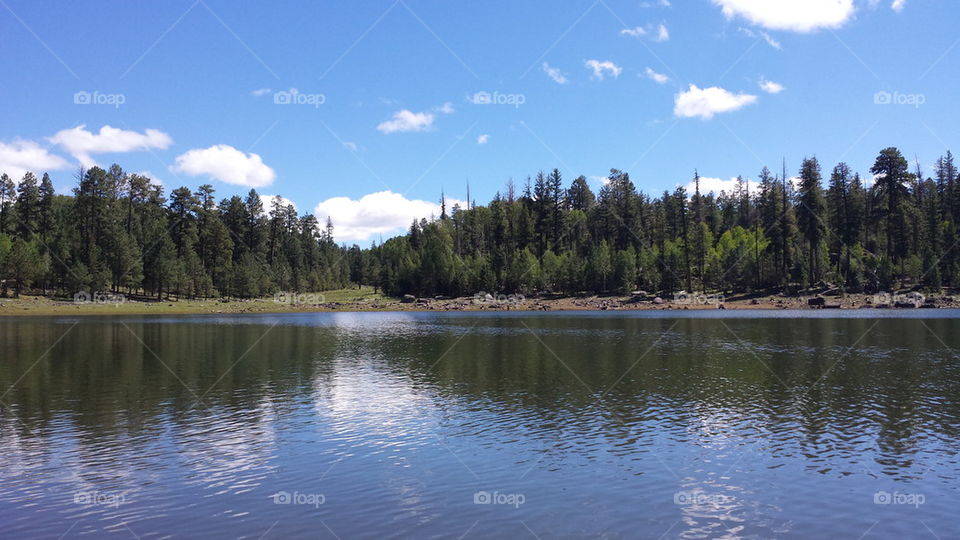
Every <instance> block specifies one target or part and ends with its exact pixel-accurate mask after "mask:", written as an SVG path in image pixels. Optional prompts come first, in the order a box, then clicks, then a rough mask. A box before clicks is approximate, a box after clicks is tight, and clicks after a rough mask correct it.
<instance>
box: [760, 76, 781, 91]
mask: <svg viewBox="0 0 960 540" xmlns="http://www.w3.org/2000/svg"><path fill="white" fill-rule="evenodd" d="M760 89H761V90H763V91H764V92H766V93H768V94H779V93H780V92H783V91H784V90H786V88H784V86H783V85H782V84H780V83H775V82H773V81H768V80H766V79H760Z"/></svg>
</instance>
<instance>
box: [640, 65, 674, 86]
mask: <svg viewBox="0 0 960 540" xmlns="http://www.w3.org/2000/svg"><path fill="white" fill-rule="evenodd" d="M643 74H644V75H645V76H646V77H647V78H648V79H650V80H652V81H654V82H656V83H657V84H664V83H666V82H668V81H669V80H670V77H667V76H666V75H664V74H663V73H657V72H656V71H654V70H653V69H651V68H647V69H645V70H643Z"/></svg>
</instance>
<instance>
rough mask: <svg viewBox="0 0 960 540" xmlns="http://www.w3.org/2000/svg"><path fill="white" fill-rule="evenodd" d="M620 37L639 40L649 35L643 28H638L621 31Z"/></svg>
mask: <svg viewBox="0 0 960 540" xmlns="http://www.w3.org/2000/svg"><path fill="white" fill-rule="evenodd" d="M620 35H621V36H631V37H636V38H638V37H643V36H645V35H647V30H646V29H645V28H644V27H642V26H637V27H636V28H624V29H623V30H621V31H620Z"/></svg>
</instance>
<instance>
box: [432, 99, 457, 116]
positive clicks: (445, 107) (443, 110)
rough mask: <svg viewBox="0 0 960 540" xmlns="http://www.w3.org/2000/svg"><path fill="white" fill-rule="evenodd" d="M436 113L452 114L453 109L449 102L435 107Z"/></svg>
mask: <svg viewBox="0 0 960 540" xmlns="http://www.w3.org/2000/svg"><path fill="white" fill-rule="evenodd" d="M436 111H437V112H441V113H443V114H453V111H454V109H453V103H450V102H449V101H448V102H446V103H444V104H443V105H441V106H439V107H437V108H436Z"/></svg>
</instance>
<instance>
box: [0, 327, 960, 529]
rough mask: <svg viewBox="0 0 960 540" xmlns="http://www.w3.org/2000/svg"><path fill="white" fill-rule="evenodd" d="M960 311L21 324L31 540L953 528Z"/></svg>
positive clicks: (11, 403) (13, 372)
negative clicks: (54, 539) (82, 537)
mask: <svg viewBox="0 0 960 540" xmlns="http://www.w3.org/2000/svg"><path fill="white" fill-rule="evenodd" d="M957 316H958V313H957V312H954V311H946V310H919V311H916V312H908V313H904V312H893V311H886V312H882V311H878V312H866V311H857V312H840V313H837V312H834V313H829V314H828V313H824V312H737V313H731V312H725V313H724V312H713V311H710V312H639V313H633V314H624V313H610V312H603V313H548V314H529V313H526V314H524V313H510V314H487V313H467V314H462V313H461V314H432V313H362V314H349V313H323V314H284V315H247V316H243V315H235V316H185V317H82V318H73V319H71V318H64V317H56V318H32V317H30V318H5V319H0V355H2V356H0V358H2V360H0V394H2V397H0V455H2V457H0V524H2V527H3V529H2V530H3V532H2V535H3V536H5V537H11V538H58V537H61V536H64V537H67V538H72V537H80V536H88V537H89V536H97V537H100V536H105V535H107V534H108V533H115V534H114V535H111V536H112V537H117V538H126V537H130V538H133V537H139V538H166V537H187V538H195V537H211V538H234V537H244V538H261V537H263V538H287V537H294V536H298V537H299V536H309V537H313V538H316V537H320V538H323V537H329V538H336V537H339V538H401V537H403V538H407V537H418V538H419V537H422V538H450V537H452V538H458V537H461V536H463V537H464V538H471V537H473V538H493V537H496V538H524V537H529V538H534V537H539V538H579V537H603V538H648V537H652V538H660V537H663V538H703V537H755V538H771V537H782V538H810V537H837V538H847V537H851V538H859V537H861V536H863V537H864V538H938V537H939V538H957V537H960V525H958V522H957V520H956V509H957V507H958V502H960V457H958V451H960V360H958V357H957V356H956V355H955V354H954V352H953V350H960V320H958V319H956V318H955V317H957Z"/></svg>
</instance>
